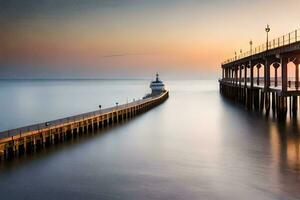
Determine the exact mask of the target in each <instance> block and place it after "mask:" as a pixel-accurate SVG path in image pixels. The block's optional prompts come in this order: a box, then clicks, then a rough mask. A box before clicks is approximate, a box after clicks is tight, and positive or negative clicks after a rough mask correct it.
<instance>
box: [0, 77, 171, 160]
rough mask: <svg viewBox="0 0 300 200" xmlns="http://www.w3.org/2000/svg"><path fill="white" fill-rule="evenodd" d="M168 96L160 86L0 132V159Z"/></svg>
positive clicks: (144, 108)
mask: <svg viewBox="0 0 300 200" xmlns="http://www.w3.org/2000/svg"><path fill="white" fill-rule="evenodd" d="M157 77H158V75H157ZM156 92H157V91H156ZM168 97H169V91H167V90H165V89H164V88H162V90H161V92H160V93H155V94H153V95H148V96H147V97H146V98H143V99H140V100H136V101H133V102H130V103H126V104H123V105H116V106H114V107H110V108H106V109H99V110H96V111H94V112H88V113H84V114H80V115H76V116H71V117H67V118H63V119H57V120H53V121H48V122H44V123H39V124H34V125H30V126H25V127H22V128H17V129H13V130H8V131H4V132H0V160H3V159H6V158H9V157H12V156H18V155H19V154H20V153H26V152H33V151H36V150H37V149H39V148H43V147H46V146H47V145H50V144H55V143H58V142H63V141H65V140H68V139H72V138H74V137H77V136H79V135H81V134H86V133H88V132H90V131H93V130H98V129H101V128H104V127H106V126H110V125H113V124H117V123H120V122H122V121H124V120H128V119H131V118H133V117H135V116H137V115H139V114H141V113H144V112H146V111H148V110H150V109H152V108H154V107H156V106H158V105H160V104H161V103H163V102H164V101H165V100H166V99H168Z"/></svg>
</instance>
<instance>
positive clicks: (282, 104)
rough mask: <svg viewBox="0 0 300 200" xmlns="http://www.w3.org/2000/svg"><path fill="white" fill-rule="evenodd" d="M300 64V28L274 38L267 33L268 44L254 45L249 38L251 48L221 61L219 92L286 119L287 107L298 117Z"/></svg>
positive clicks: (292, 114) (250, 106) (249, 107)
mask: <svg viewBox="0 0 300 200" xmlns="http://www.w3.org/2000/svg"><path fill="white" fill-rule="evenodd" d="M267 28H269V27H267ZM267 28H266V31H267ZM268 31H270V29H268ZM268 31H267V32H268ZM299 64H300V30H295V31H294V32H291V33H289V34H287V35H284V36H282V37H279V38H276V39H274V40H271V41H269V40H268V37H267V42H266V44H263V45H260V46H258V47H256V48H254V49H253V48H252V42H250V51H249V52H246V53H244V54H241V55H239V56H237V55H235V57H234V58H231V59H228V60H226V61H225V62H223V63H222V78H221V79H220V80H219V83H220V92H221V94H222V95H224V96H226V97H228V98H230V99H232V100H233V101H235V102H238V103H241V104H243V105H245V106H246V107H247V108H248V109H256V110H261V111H264V112H265V113H266V114H269V111H270V110H272V111H273V114H274V115H275V116H277V117H278V119H285V118H286V114H287V111H288V109H289V111H290V114H291V116H294V117H296V116H297V110H298V96H299V95H300V90H299V89H300V88H299V87H300V83H299ZM288 66H289V67H288Z"/></svg>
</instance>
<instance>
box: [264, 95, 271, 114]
mask: <svg viewBox="0 0 300 200" xmlns="http://www.w3.org/2000/svg"><path fill="white" fill-rule="evenodd" d="M265 107H266V115H268V114H269V112H270V92H265Z"/></svg>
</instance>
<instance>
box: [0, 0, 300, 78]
mask: <svg viewBox="0 0 300 200" xmlns="http://www.w3.org/2000/svg"><path fill="white" fill-rule="evenodd" d="M299 8H300V2H299V0H286V1H282V0H252V1H249V0H185V1H183V0H182V1H179V0H107V1H105V0H73V1H71V0H69V1H67V0H51V1H50V0H20V1H17V0H0V27H1V28H0V78H146V77H150V76H152V75H153V73H155V72H156V71H158V72H160V73H161V74H163V76H164V77H166V78H216V77H218V76H219V74H220V70H219V66H220V63H221V62H222V61H223V60H225V59H227V58H228V57H231V56H233V55H234V51H235V50H236V51H238V50H239V49H240V48H242V49H244V51H246V50H248V49H249V44H248V43H249V40H250V39H252V40H253V42H254V45H258V44H260V43H262V42H264V41H265V32H264V28H265V26H266V24H270V26H271V32H270V37H271V38H272V37H277V36H280V35H282V34H285V33H288V32H290V31H293V30H294V29H297V28H300V23H299V19H300V12H299Z"/></svg>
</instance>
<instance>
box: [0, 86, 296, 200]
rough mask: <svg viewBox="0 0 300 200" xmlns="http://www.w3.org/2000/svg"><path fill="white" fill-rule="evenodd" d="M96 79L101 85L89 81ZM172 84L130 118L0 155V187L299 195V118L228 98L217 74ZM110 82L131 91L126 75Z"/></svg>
mask: <svg viewBox="0 0 300 200" xmlns="http://www.w3.org/2000/svg"><path fill="white" fill-rule="evenodd" d="M68 84H70V83H68ZM72 84H75V86H76V83H72ZM90 84H92V85H101V83H99V82H97V83H93V82H90V83H84V84H83V85H85V87H84V89H86V90H88V88H89V85H90ZM115 84H116V83H115ZM143 84H144V83H143V82H140V83H139V84H138V88H139V90H138V91H139V93H142V89H141V88H146V87H148V83H147V82H146V83H145V85H143ZM63 85H64V84H63ZM80 85H81V86H79V88H80V87H83V86H82V83H80ZM107 85H108V84H107V83H106V84H105V86H107ZM166 85H167V86H168V89H170V90H171V91H170V98H169V99H168V101H167V102H165V103H164V104H162V105H161V106H159V107H157V108H155V109H154V110H151V111H150V112H147V113H145V114H143V115H141V116H139V117H137V118H135V119H133V120H130V121H128V123H125V124H122V125H120V126H115V127H112V128H111V129H109V130H106V131H100V132H98V133H95V134H94V136H93V135H90V136H88V137H83V138H80V139H79V140H75V141H70V142H68V143H64V144H60V145H57V146H54V147H51V148H49V149H47V150H44V151H42V152H39V153H37V154H34V155H30V156H26V157H23V158H21V159H18V160H13V161H11V162H6V163H1V164H0V165H1V168H0V193H1V194H4V195H2V196H1V197H3V198H4V199H5V198H6V199H9V197H12V196H13V197H14V198H22V195H23V194H34V196H31V199H41V198H44V199H56V198H58V197H59V196H63V197H64V198H66V199H72V198H73V199H128V200H129V199H209V200H210V199H213V200H215V199H217V200H218V199H220V200H221V199H222V200H223V199H228V200H232V199H233V200H240V199H243V200H245V199H246V200H248V199H249V200H250V199H251V200H252V199H264V200H273V199H278V200H282V199H300V193H299V188H300V170H299V164H300V162H299V160H300V158H299V153H300V152H299V122H298V121H299V120H298V121H292V120H289V119H288V120H287V122H286V123H278V122H277V121H276V119H274V118H273V117H271V116H270V117H269V118H266V117H265V116H264V114H261V113H258V112H248V111H247V110H245V109H244V108H243V107H242V106H238V105H234V104H233V103H231V102H230V101H227V100H226V99H224V98H222V97H221V96H220V94H219V92H218V85H217V83H216V81H214V80H213V81H167V82H166ZM75 86H74V87H75ZM47 87H48V86H47ZM102 87H103V86H102ZM102 87H100V88H102ZM114 87H115V88H119V87H123V88H124V91H126V90H129V91H132V92H133V91H135V85H134V84H131V83H130V81H129V82H128V83H126V84H124V83H123V82H122V83H120V85H115V86H114ZM62 88H65V86H63V87H62ZM56 89H57V88H56ZM94 90H95V88H94V87H93V91H94ZM112 90H115V89H114V88H112ZM53 91H54V90H53ZM60 93H61V91H60ZM87 93H89V92H87ZM116 93H117V92H116V91H114V92H112V94H113V96H112V97H111V99H112V100H114V99H115V97H114V95H116ZM133 94H135V93H134V92H133ZM97 96H98V95H97ZM99 96H100V95H99ZM52 98H54V97H52ZM121 98H122V99H126V96H122V97H121ZM67 99H68V98H67V97H66V99H64V100H63V102H66V101H67ZM108 99H109V98H108ZM111 99H110V100H111ZM80 101H84V99H81V100H80ZM49 103H51V101H49ZM52 103H54V104H53V105H50V106H51V107H55V101H53V102H52ZM56 103H59V102H57V101H56ZM84 104H87V105H90V103H89V102H85V103H84ZM84 104H81V106H82V105H84ZM78 105H80V104H78ZM65 109H66V108H65ZM80 109H82V110H83V109H84V108H83V107H81V108H80ZM20 112H21V111H20ZM53 112H54V111H53ZM53 112H52V113H53ZM61 112H63V110H62V111H61ZM67 112H70V110H69V111H67ZM16 180H20V181H16ZM22 180H23V181H22ZM24 180H30V186H28V181H24ZM58 180H59V181H58ZM14 188H20V190H21V192H20V193H14V192H13V191H14ZM49 188H51V191H52V192H51V193H49V192H47V191H49ZM45 193H46V194H48V195H47V196H46V197H45V195H44V194H45Z"/></svg>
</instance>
